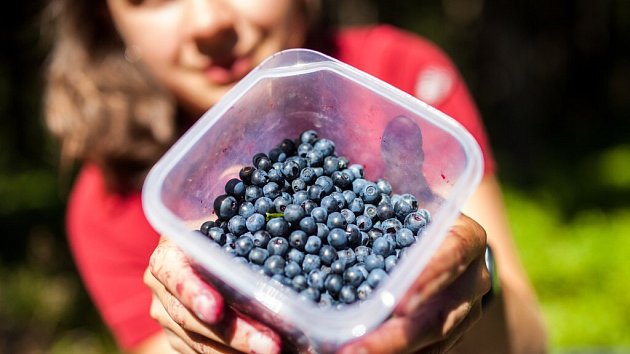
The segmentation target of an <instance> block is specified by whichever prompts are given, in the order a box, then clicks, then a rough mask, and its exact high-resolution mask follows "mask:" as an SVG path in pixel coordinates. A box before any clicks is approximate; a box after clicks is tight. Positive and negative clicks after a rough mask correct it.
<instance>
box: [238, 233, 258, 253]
mask: <svg viewBox="0 0 630 354" xmlns="http://www.w3.org/2000/svg"><path fill="white" fill-rule="evenodd" d="M235 246H236V248H234V250H235V251H236V254H237V255H239V256H243V257H247V255H248V254H249V251H251V250H252V248H254V241H252V238H251V237H250V236H245V235H243V236H241V237H239V238H238V239H236V243H235Z"/></svg>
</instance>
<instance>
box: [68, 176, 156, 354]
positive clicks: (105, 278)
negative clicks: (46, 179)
mask: <svg viewBox="0 0 630 354" xmlns="http://www.w3.org/2000/svg"><path fill="white" fill-rule="evenodd" d="M67 225H68V238H69V243H70V247H71V250H72V253H73V256H74V258H75V262H76V264H77V266H78V269H79V273H80V275H81V277H82V279H83V282H84V283H85V285H86V287H87V290H88V292H89V294H90V296H91V297H92V300H93V301H94V303H95V304H96V307H97V308H98V310H99V312H100V314H101V316H102V318H103V320H104V321H105V323H106V324H107V325H108V327H109V328H110V329H111V331H112V333H113V335H114V338H115V339H116V341H117V343H118V345H119V346H120V347H121V348H123V349H130V348H133V347H134V346H136V345H138V344H139V343H140V342H141V341H142V340H144V339H146V338H148V337H149V336H150V335H152V334H154V333H156V332H157V331H158V330H160V328H161V327H159V325H158V323H157V322H156V321H154V320H153V319H152V318H151V317H150V316H149V307H150V304H151V292H150V290H149V289H148V288H147V287H146V286H145V285H144V283H143V274H144V271H145V269H146V267H147V265H148V263H149V257H150V255H151V253H152V251H153V250H154V249H155V247H156V246H157V242H158V239H159V237H158V234H157V233H156V232H155V231H154V230H153V228H151V226H150V225H149V224H148V222H147V220H146V218H145V216H144V213H143V211H142V205H141V199H140V193H134V194H132V195H129V196H124V197H123V196H119V195H114V194H108V193H107V192H106V189H105V184H104V180H103V177H102V175H101V173H100V171H99V170H98V169H97V168H96V167H94V166H87V167H85V168H84V169H83V170H82V172H81V173H80V175H79V177H78V179H77V182H76V184H75V186H74V188H73V191H72V194H71V196H70V201H69V205H68V212H67Z"/></svg>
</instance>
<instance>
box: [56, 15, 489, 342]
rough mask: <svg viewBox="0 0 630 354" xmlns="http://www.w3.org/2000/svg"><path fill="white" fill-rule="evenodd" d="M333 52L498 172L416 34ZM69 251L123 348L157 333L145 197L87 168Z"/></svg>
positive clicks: (390, 31)
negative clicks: (426, 109)
mask: <svg viewBox="0 0 630 354" xmlns="http://www.w3.org/2000/svg"><path fill="white" fill-rule="evenodd" d="M334 41H335V44H336V46H335V47H336V50H335V51H334V52H333V53H330V54H331V55H333V56H334V57H336V58H338V59H339V60H341V61H344V62H346V63H348V64H350V65H352V66H354V67H356V68H358V69H360V70H363V71H365V72H367V73H369V74H372V75H374V76H376V77H378V78H380V79H382V80H384V81H386V82H389V83H390V84H392V85H394V86H396V87H398V88H400V89H402V90H404V91H406V92H408V93H410V94H412V95H415V96H417V97H419V98H421V99H422V100H424V101H425V102H427V103H429V104H431V105H433V106H434V107H436V108H438V109H440V110H441V111H443V112H445V113H447V114H448V115H450V116H452V117H453V118H455V119H456V120H458V121H459V122H460V123H462V125H464V126H465V127H466V128H467V129H468V130H469V131H470V132H471V134H472V135H473V136H474V137H475V138H476V139H477V141H478V143H479V145H480V146H481V148H482V151H483V154H484V161H485V172H486V173H489V172H492V171H493V170H494V162H493V160H492V157H491V154H490V150H489V147H488V142H487V139H486V136H485V133H484V128H483V125H482V123H481V120H480V118H479V114H478V112H477V109H476V107H475V105H474V104H473V102H472V100H471V97H470V95H469V93H468V90H467V88H466V86H465V84H464V83H463V81H462V79H461V77H460V75H459V74H458V73H457V71H456V69H455V68H454V66H453V64H452V63H451V61H450V60H449V59H448V57H447V56H446V55H445V54H444V53H443V52H442V51H441V50H439V49H438V48H437V47H436V46H435V45H433V44H431V43H429V42H428V41H426V40H424V39H422V38H419V37H418V36H416V35H413V34H410V33H406V32H402V31H400V30H397V29H394V28H392V27H389V26H375V27H365V28H355V29H348V30H345V31H342V32H340V33H339V34H338V35H337V37H336V38H335V39H334ZM67 225H68V237H69V241H70V246H71V248H72V252H73V255H74V258H75V261H76V263H77V266H78V269H79V271H80V274H81V276H82V278H83V281H84V283H85V285H86V287H87V289H88V292H89V293H90V295H91V297H92V299H93V300H94V303H95V304H96V307H97V308H98V310H99V311H100V313H101V316H102V317H103V319H104V321H105V322H106V324H107V325H108V326H109V328H110V329H111V331H112V332H113V335H114V337H115V339H116V340H117V342H118V344H119V345H120V347H121V348H124V349H129V348H133V347H134V346H136V345H138V344H140V342H142V341H143V340H145V339H147V338H148V337H149V336H151V335H152V334H155V333H156V332H157V331H159V330H160V327H159V325H158V324H157V323H156V322H155V321H154V320H153V319H151V317H150V316H149V306H150V303H151V293H150V291H149V289H148V288H147V287H146V286H145V285H144V283H143V280H142V277H143V273H144V270H145V269H146V267H147V264H148V260H149V257H150V255H151V253H152V251H153V250H154V248H155V247H156V245H157V242H158V237H159V236H158V234H157V233H156V231H155V230H153V228H152V227H151V226H150V225H149V224H148V222H147V220H146V219H145V216H144V213H143V211H142V205H141V200H140V192H137V193H134V194H132V195H129V196H121V195H118V194H112V193H108V191H107V190H106V187H105V183H104V180H103V175H102V174H101V172H100V170H99V169H98V168H96V167H95V166H92V165H86V166H85V167H84V168H83V170H82V172H81V173H80V175H79V177H78V179H77V181H76V184H75V186H74V188H73V191H72V194H71V197H70V201H69V208H68V213H67Z"/></svg>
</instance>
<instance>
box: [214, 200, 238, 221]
mask: <svg viewBox="0 0 630 354" xmlns="http://www.w3.org/2000/svg"><path fill="white" fill-rule="evenodd" d="M213 207H214V212H215V214H217V216H218V217H219V218H221V219H224V220H228V219H229V218H231V217H232V216H234V215H236V213H237V212H238V202H237V201H236V198H234V197H233V196H231V195H227V194H223V195H220V196H218V197H217V198H216V199H215V200H214V205H213Z"/></svg>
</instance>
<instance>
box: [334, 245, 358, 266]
mask: <svg viewBox="0 0 630 354" xmlns="http://www.w3.org/2000/svg"><path fill="white" fill-rule="evenodd" d="M337 257H338V259H340V260H342V261H344V262H345V264H346V268H347V267H351V266H353V265H354V264H355V263H356V262H357V256H356V255H355V254H354V250H353V249H352V248H346V249H344V250H341V251H337Z"/></svg>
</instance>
